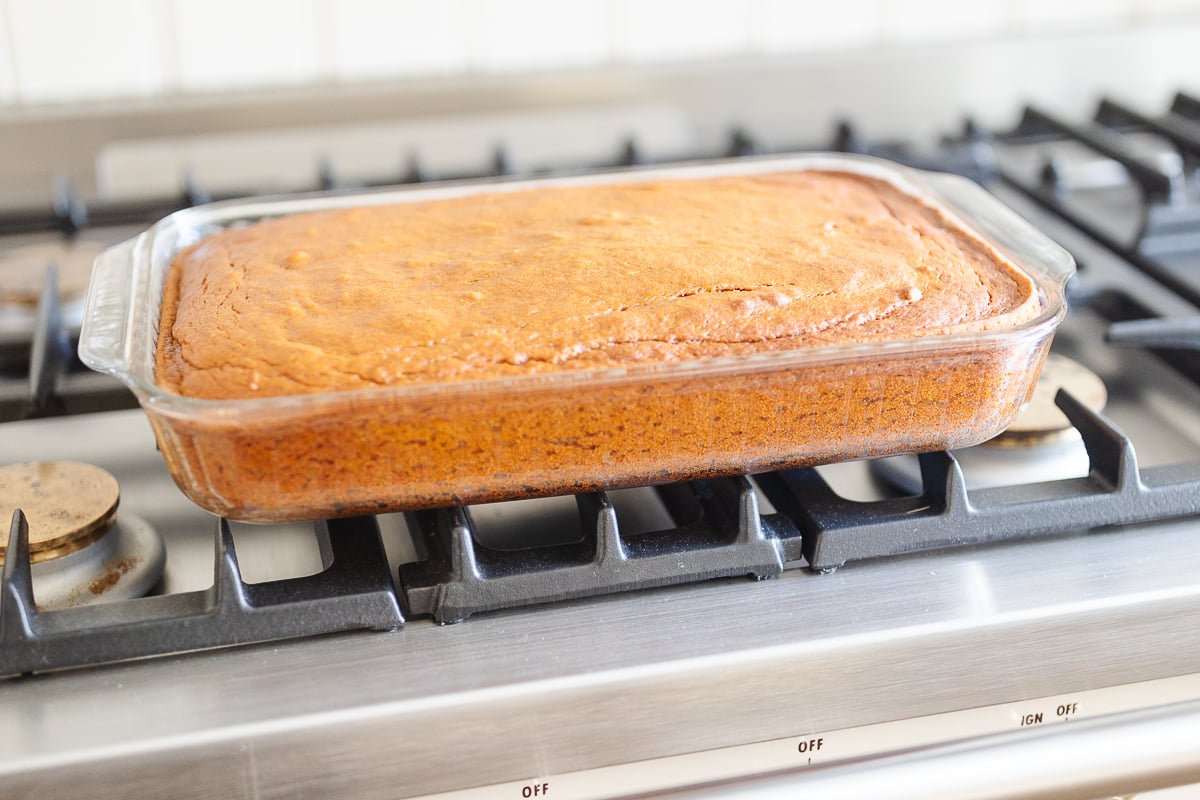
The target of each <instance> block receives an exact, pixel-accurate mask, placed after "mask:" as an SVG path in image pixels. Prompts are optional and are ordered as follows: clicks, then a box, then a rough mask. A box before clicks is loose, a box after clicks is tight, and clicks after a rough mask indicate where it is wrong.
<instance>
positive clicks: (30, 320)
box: [0, 237, 111, 333]
mask: <svg viewBox="0 0 1200 800" xmlns="http://www.w3.org/2000/svg"><path fill="white" fill-rule="evenodd" d="M109 238H111V237H109ZM108 244H109V240H108V239H107V238H105V239H101V238H84V237H75V238H71V239H66V238H56V239H50V240H41V241H33V242H30V243H28V244H23V245H19V246H17V247H13V248H11V249H7V250H4V251H2V252H0V332H5V331H7V332H9V333H28V332H29V331H31V330H32V329H33V327H34V322H35V320H36V317H37V304H38V301H39V298H40V297H41V293H42V284H43V279H44V277H45V272H46V268H47V267H48V266H49V265H51V264H53V265H54V266H55V268H56V272H57V278H58V290H59V297H60V300H61V302H62V307H63V316H64V320H63V321H64V323H65V324H66V325H67V326H68V327H72V328H77V327H79V322H80V320H81V319H82V316H83V296H84V294H85V293H86V292H87V286H88V281H89V279H90V278H91V274H92V262H94V261H95V260H96V256H98V255H99V254H100V253H101V252H102V251H103V250H104V248H105V247H107V246H108Z"/></svg>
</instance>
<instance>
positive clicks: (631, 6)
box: [611, 0, 751, 63]
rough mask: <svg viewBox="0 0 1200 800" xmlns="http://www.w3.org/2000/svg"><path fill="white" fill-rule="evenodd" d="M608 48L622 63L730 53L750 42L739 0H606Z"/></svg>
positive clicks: (745, 13) (744, 7)
mask: <svg viewBox="0 0 1200 800" xmlns="http://www.w3.org/2000/svg"><path fill="white" fill-rule="evenodd" d="M611 8H612V12H613V26H614V30H613V45H614V48H613V52H614V55H615V57H616V58H617V59H618V60H620V61H623V62H628V63H653V62H663V61H678V60H688V59H701V58H712V57H721V56H733V55H737V54H738V53H742V52H745V51H746V50H748V49H749V46H750V41H751V40H750V4H749V3H745V2H741V1H740V0H611Z"/></svg>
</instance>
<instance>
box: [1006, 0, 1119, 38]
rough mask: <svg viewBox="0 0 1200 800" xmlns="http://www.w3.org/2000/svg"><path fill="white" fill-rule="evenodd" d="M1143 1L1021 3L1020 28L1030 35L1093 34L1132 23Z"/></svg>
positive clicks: (1018, 7) (1017, 12)
mask: <svg viewBox="0 0 1200 800" xmlns="http://www.w3.org/2000/svg"><path fill="white" fill-rule="evenodd" d="M1140 3H1141V0H1020V1H1019V2H1018V3H1016V4H1015V9H1014V11H1015V16H1016V20H1017V25H1018V27H1019V28H1020V29H1021V30H1022V31H1024V32H1027V33H1038V32H1042V31H1061V30H1067V29H1070V30H1093V29H1096V28H1106V27H1109V28H1111V27H1116V26H1119V25H1122V24H1124V23H1127V22H1129V21H1130V20H1131V19H1132V18H1133V16H1134V10H1135V9H1137V8H1138V7H1139V5H1140Z"/></svg>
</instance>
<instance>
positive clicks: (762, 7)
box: [751, 0, 883, 53]
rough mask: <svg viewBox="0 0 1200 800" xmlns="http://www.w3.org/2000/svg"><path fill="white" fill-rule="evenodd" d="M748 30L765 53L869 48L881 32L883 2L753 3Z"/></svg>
mask: <svg viewBox="0 0 1200 800" xmlns="http://www.w3.org/2000/svg"><path fill="white" fill-rule="evenodd" d="M751 27H752V36H753V39H754V44H755V45H757V48H758V49H761V50H762V51H764V52H767V53H794V52H808V51H814V50H840V49H850V48H862V47H869V46H870V45H873V44H876V43H877V42H878V41H879V39H880V35H881V34H882V32H883V17H882V2H881V0H841V1H840V2H836V3H820V4H817V3H797V2H795V0H755V5H754V7H753V8H752V10H751Z"/></svg>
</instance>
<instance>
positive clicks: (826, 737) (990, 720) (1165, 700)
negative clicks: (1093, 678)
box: [425, 674, 1200, 800]
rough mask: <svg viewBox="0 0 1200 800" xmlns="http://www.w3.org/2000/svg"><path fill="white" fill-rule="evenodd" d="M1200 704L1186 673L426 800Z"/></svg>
mask: <svg viewBox="0 0 1200 800" xmlns="http://www.w3.org/2000/svg"><path fill="white" fill-rule="evenodd" d="M1197 699H1200V674H1194V675H1183V676H1179V677H1175V678H1163V679H1160V680H1154V681H1144V682H1140V683H1133V684H1126V685H1122V686H1114V687H1109V688H1106V689H1094V690H1089V691H1082V692H1075V693H1073V694H1064V695H1057V696H1053V697H1041V698H1036V699H1032V700H1025V701H1021V702H1017V703H1004V704H999V705H992V706H982V707H979V708H971V709H966V710H963V711H952V712H948V713H944V714H935V715H931V716H927V717H917V718H913V719H905V720H897V721H895V722H885V723H879V724H875V725H864V726H861V727H855V728H842V729H837V730H828V731H808V732H803V733H800V734H798V735H797V736H793V737H788V738H785V739H773V740H770V741H764V742H756V743H754V744H746V745H738V746H735V747H726V748H721V749H718V750H708V751H704V752H697V753H688V754H685V755H677V756H669V757H665V758H657V759H651V760H647V761H639V762H633V763H628V764H618V765H614V766H608V767H601V768H597V769H589V770H581V771H578V772H569V773H563V774H558V775H535V776H530V777H529V778H528V779H527V780H523V781H513V782H511V783H504V784H496V785H491V786H481V787H476V788H471V789H463V790H459V791H453V792H445V793H440V794H436V795H428V796H426V798H425V800H530V799H531V798H537V799H538V800H540V799H541V798H547V800H600V798H606V797H614V796H616V797H621V796H626V795H630V794H636V793H641V792H653V791H661V790H668V789H673V788H679V787H681V786H691V785H697V784H702V783H706V782H710V781H722V780H730V779H736V778H749V777H752V776H755V775H761V774H765V773H769V772H776V771H779V770H785V769H794V768H795V767H797V766H809V765H816V764H828V763H832V762H836V761H841V760H844V759H850V758H862V757H870V756H880V755H884V754H887V753H894V752H898V751H903V750H909V749H913V748H919V747H925V746H930V745H937V744H946V743H949V742H954V741H958V740H962V739H968V738H972V737H976V736H984V735H988V734H997V733H1004V732H1007V731H1013V730H1030V729H1034V728H1038V727H1042V726H1047V725H1063V724H1068V723H1070V722H1071V721H1072V720H1077V719H1084V718H1089V717H1096V716H1102V715H1107V714H1117V713H1121V712H1129V711H1136V710H1139V709H1146V708H1152V707H1155V706H1163V705H1169V704H1173V703H1180V702H1185V701H1188V700H1197ZM1188 796H1189V797H1190V796H1191V795H1188Z"/></svg>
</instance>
